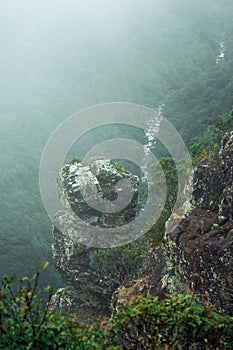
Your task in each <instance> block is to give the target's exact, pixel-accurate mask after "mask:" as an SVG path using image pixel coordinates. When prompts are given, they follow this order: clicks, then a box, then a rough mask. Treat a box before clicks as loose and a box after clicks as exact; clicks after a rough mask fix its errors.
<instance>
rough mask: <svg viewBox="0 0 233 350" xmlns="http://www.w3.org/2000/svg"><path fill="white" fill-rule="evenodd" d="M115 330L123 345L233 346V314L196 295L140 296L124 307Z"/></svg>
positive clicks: (115, 321)
mask: <svg viewBox="0 0 233 350" xmlns="http://www.w3.org/2000/svg"><path fill="white" fill-rule="evenodd" d="M110 329H111V332H112V334H113V335H115V339H116V341H117V342H118V343H120V344H122V345H123V349H131V350H134V349H135V350H137V349H151V350H160V349H184V350H188V349H192V350H194V349H196V350H199V349H206V350H207V349H208V350H210V349H219V350H220V349H229V350H230V349H232V347H233V318H232V317H230V316H220V315H218V314H216V313H215V312H213V311H212V310H210V309H209V308H208V307H207V306H205V305H203V304H202V303H201V301H200V300H199V299H197V298H196V297H195V298H194V297H192V296H179V297H178V296H172V297H168V298H167V299H165V300H163V301H159V300H158V298H157V297H152V296H147V297H145V298H140V297H138V298H137V301H136V302H129V303H128V305H126V306H125V307H123V308H122V309H120V310H119V311H118V312H117V313H116V315H115V316H114V318H113V320H112V321H111V327H110Z"/></svg>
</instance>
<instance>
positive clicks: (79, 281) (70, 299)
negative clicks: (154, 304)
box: [51, 160, 139, 323]
mask: <svg viewBox="0 0 233 350" xmlns="http://www.w3.org/2000/svg"><path fill="white" fill-rule="evenodd" d="M119 180H128V181H130V182H131V184H133V186H132V187H131V188H130V190H131V192H132V200H131V201H130V204H129V205H128V207H127V209H124V210H122V211H120V212H116V213H112V212H110V213H105V212H102V211H98V210H95V209H93V208H92V207H91V206H89V205H87V204H86V200H88V198H89V199H90V200H93V198H95V196H96V191H98V193H99V195H100V198H103V199H107V200H109V201H110V202H112V201H114V199H115V196H116V184H117V182H118V181H119ZM58 183H59V192H60V197H61V198H62V200H63V202H65V203H66V206H67V209H65V210H61V211H59V212H57V213H56V215H55V225H54V228H53V245H52V250H53V259H54V264H55V266H56V268H57V269H58V271H59V272H60V273H61V275H62V277H63V278H64V279H65V280H66V281H67V283H68V284H69V286H70V287H68V288H66V289H64V290H63V293H62V294H61V295H60V293H56V294H55V295H54V296H53V299H52V303H51V304H52V305H53V306H54V307H58V308H59V309H60V310H61V311H62V313H67V312H75V313H76V315H77V318H78V319H79V320H80V321H85V322H87V323H88V322H90V321H93V320H94V319H96V318H98V317H101V316H106V315H110V300H111V295H112V293H113V292H114V290H115V289H116V288H117V287H118V286H119V284H120V283H122V282H123V279H121V280H120V282H119V278H117V276H116V272H115V271H114V269H113V270H112V271H111V269H108V272H105V273H103V270H101V269H98V267H97V266H94V265H93V264H92V263H91V257H92V255H93V253H95V252H98V251H99V250H101V248H98V247H103V246H109V247H111V246H115V244H116V243H117V244H119V243H120V242H121V241H122V242H124V241H125V240H126V241H127V240H130V237H129V232H128V229H127V228H125V227H124V226H123V225H122V224H123V223H128V221H130V220H131V219H134V217H135V215H136V213H137V210H138V209H137V205H138V201H137V199H138V198H137V195H138V188H137V186H138V184H139V179H138V177H136V176H133V175H131V174H130V173H129V172H127V171H126V170H125V169H124V168H123V167H122V166H120V164H118V163H113V162H110V161H106V160H95V161H93V162H92V163H90V164H89V165H83V164H82V163H80V162H78V161H73V162H72V163H68V164H67V165H65V166H64V168H63V169H62V170H61V173H60V174H59V178H58ZM128 183H129V182H126V185H127V184H128ZM119 190H120V188H119V186H118V189H117V191H119ZM83 194H84V195H85V200H84V198H83ZM113 206H114V203H113ZM69 207H71V208H69ZM71 209H72V210H71ZM80 217H81V219H80ZM99 228H101V229H103V232H102V231H100V230H99ZM105 228H107V230H104V229H105ZM116 260H117V258H116ZM113 263H114V262H113ZM116 263H117V261H115V264H116Z"/></svg>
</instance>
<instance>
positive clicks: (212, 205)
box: [112, 132, 233, 315]
mask: <svg viewBox="0 0 233 350" xmlns="http://www.w3.org/2000/svg"><path fill="white" fill-rule="evenodd" d="M232 165H233V132H231V133H228V134H226V136H225V137H224V140H223V142H222V147H221V150H220V154H219V157H218V158H215V159H205V160H203V161H202V162H200V164H199V165H198V166H197V168H196V169H195V172H194V175H193V180H194V181H193V191H192V199H191V205H187V204H186V205H185V206H184V208H188V209H189V211H188V212H187V210H185V209H184V210H180V211H179V212H178V213H174V214H173V215H172V216H171V218H170V219H169V221H168V222H167V227H166V233H165V236H164V239H163V242H162V245H161V247H160V248H158V249H157V250H154V251H151V252H149V254H148V256H147V257H146V259H145V261H144V266H143V269H142V271H141V281H142V284H141V287H140V288H141V290H142V291H143V293H141V291H140V290H136V289H134V290H133V293H135V294H145V293H151V294H153V295H159V296H160V297H163V292H168V293H174V292H176V293H177V292H178V293H191V294H201V295H203V297H204V299H205V300H207V301H208V303H209V305H211V306H213V307H215V308H216V309H217V310H218V311H219V312H221V313H229V314H231V315H232V314H233V220H232V215H233V195H232V194H233V166H232ZM190 208H191V209H190ZM143 277H147V280H146V283H144V285H143ZM148 279H149V281H150V282H149V283H148ZM138 281H139V280H138ZM135 283H136V281H135V282H134V284H135ZM130 288H131V289H130ZM130 288H128V293H129V294H130V291H132V287H130ZM122 293H123V294H122ZM124 295H128V294H127V291H126V290H125V289H122V287H119V288H118V290H117V292H116V293H115V294H114V298H113V304H112V305H113V308H115V309H116V308H117V307H119V305H121V304H122V300H124Z"/></svg>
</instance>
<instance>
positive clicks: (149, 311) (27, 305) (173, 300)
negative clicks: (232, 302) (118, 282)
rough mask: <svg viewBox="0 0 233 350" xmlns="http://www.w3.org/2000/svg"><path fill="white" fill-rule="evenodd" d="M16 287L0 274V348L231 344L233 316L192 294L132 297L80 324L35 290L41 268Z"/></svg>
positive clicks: (97, 349) (225, 346) (206, 346)
mask: <svg viewBox="0 0 233 350" xmlns="http://www.w3.org/2000/svg"><path fill="white" fill-rule="evenodd" d="M45 267H46V263H44V264H41V268H40V269H39V270H37V271H36V273H35V275H34V276H33V278H32V279H28V278H24V279H23V280H21V281H20V283H19V285H18V286H17V287H16V277H15V276H13V277H12V278H8V277H7V276H4V277H3V278H2V283H1V289H0V349H9V350H11V349H12V350H13V349H14V350H16V349H17V350H18V349H33V350H36V349H38V350H39V349H44V350H47V349H48V350H49V349H67V350H68V349H70V350H72V349H87V350H92V349H93V350H94V349H95V350H101V349H108V350H114V349H115V350H117V349H118V350H120V349H132V350H133V349H155V350H156V349H206V350H210V349H219V350H222V349H224V350H226V349H232V348H233V317H230V316H227V315H225V316H222V315H218V314H217V313H215V312H213V311H212V310H210V309H209V307H208V306H206V305H205V303H202V302H201V300H202V299H201V298H198V299H197V298H194V297H191V296H167V297H166V299H164V300H161V301H159V300H158V298H157V297H152V296H150V295H148V296H147V297H145V298H143V297H136V296H135V298H132V300H131V301H130V302H129V303H128V304H127V305H124V306H122V308H120V310H118V312H116V314H115V315H114V316H113V317H112V319H110V320H104V321H102V322H99V323H96V324H93V325H91V326H85V325H84V324H80V323H78V322H77V321H76V320H75V317H74V316H70V317H64V316H62V315H61V314H60V313H59V312H57V311H54V310H51V309H50V306H49V301H50V298H51V294H52V291H51V288H50V287H47V288H46V293H47V294H48V299H47V304H45V303H44V301H43V300H42V299H40V292H39V291H38V290H37V285H38V278H39V275H40V270H41V269H44V268H45Z"/></svg>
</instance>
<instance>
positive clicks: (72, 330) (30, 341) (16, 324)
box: [0, 264, 117, 350]
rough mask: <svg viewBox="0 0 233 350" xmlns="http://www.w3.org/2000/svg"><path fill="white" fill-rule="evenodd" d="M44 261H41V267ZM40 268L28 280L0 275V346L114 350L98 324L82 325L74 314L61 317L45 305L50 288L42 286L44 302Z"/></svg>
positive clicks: (34, 349) (11, 348) (28, 349)
mask: <svg viewBox="0 0 233 350" xmlns="http://www.w3.org/2000/svg"><path fill="white" fill-rule="evenodd" d="M45 265H46V264H42V266H41V269H44V268H45V267H46V266H45ZM41 269H39V270H37V272H36V274H35V275H34V276H33V277H32V278H31V279H28V278H27V277H25V278H23V279H21V280H20V282H19V285H18V286H17V288H16V276H13V277H12V278H8V277H7V276H3V278H2V281H1V289H0V349H8V350H15V349H25V350H41V349H43V350H50V349H51V350H52V349H61V350H63V349H67V350H72V349H88V350H101V349H112V350H114V349H117V347H111V346H108V345H107V339H106V337H105V336H104V332H103V331H101V329H100V327H99V325H98V324H96V325H93V326H90V327H86V326H85V325H83V324H80V323H78V322H77V321H76V320H75V318H74V317H71V316H70V317H63V316H62V315H61V314H60V313H59V312H58V311H54V310H52V309H51V307H50V306H49V303H50V300H51V296H52V289H51V287H49V286H48V287H47V288H45V292H46V293H47V304H46V305H44V301H43V299H40V292H39V291H38V290H37V289H38V288H37V286H38V279H39V275H40V272H41Z"/></svg>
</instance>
